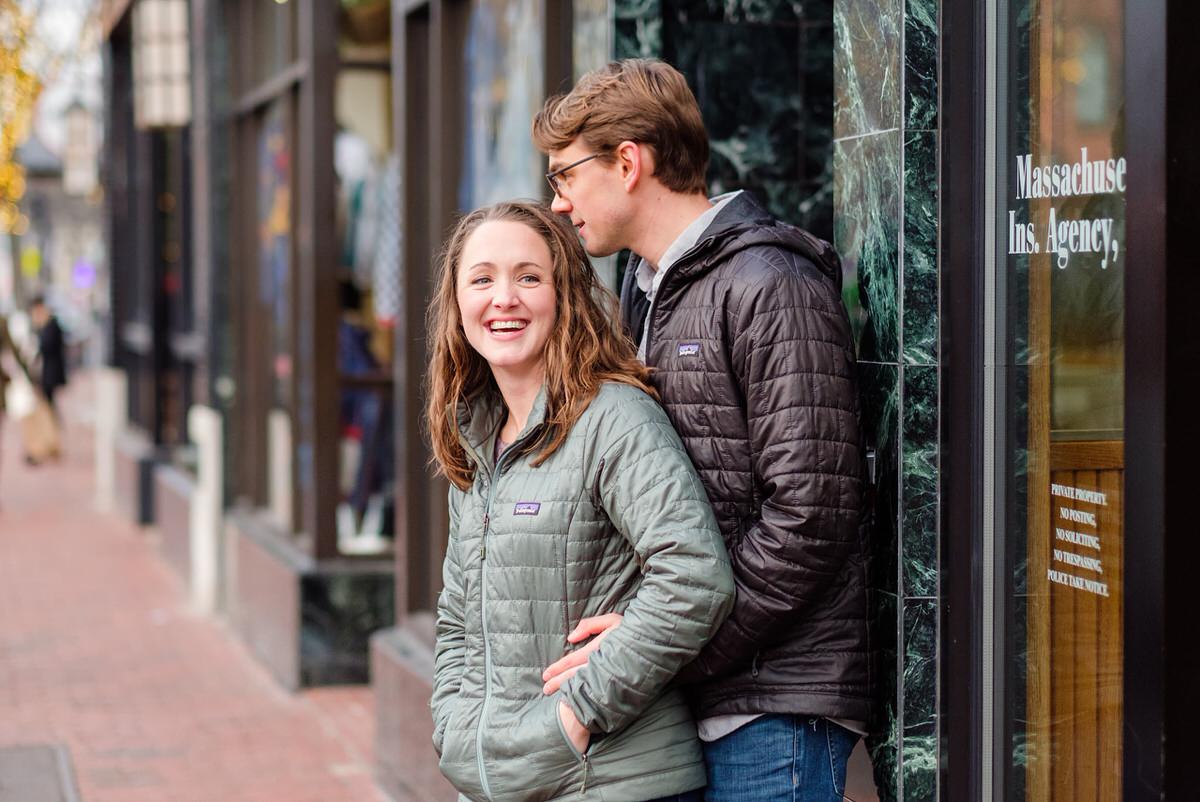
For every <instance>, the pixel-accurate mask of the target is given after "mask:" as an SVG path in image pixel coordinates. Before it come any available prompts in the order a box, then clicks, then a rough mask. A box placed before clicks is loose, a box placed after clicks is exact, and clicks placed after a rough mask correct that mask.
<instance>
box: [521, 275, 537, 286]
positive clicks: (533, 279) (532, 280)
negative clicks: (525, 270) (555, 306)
mask: <svg viewBox="0 0 1200 802" xmlns="http://www.w3.org/2000/svg"><path fill="white" fill-rule="evenodd" d="M517 280H518V281H520V282H521V283H522V284H540V283H541V281H542V280H541V279H540V278H538V277H537V276H534V275H524V276H521V278H519V279H517Z"/></svg>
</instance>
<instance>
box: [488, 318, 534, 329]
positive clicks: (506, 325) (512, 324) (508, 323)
mask: <svg viewBox="0 0 1200 802" xmlns="http://www.w3.org/2000/svg"><path fill="white" fill-rule="evenodd" d="M527 325H529V324H527V323H526V322H525V321H523V320H497V321H495V322H493V323H492V324H491V326H490V328H491V330H492V331H517V330H519V329H523V328H525V327H526V326H527Z"/></svg>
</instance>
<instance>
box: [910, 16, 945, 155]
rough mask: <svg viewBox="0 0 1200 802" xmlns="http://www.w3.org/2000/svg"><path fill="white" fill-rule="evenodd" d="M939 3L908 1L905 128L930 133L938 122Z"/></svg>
mask: <svg viewBox="0 0 1200 802" xmlns="http://www.w3.org/2000/svg"><path fill="white" fill-rule="evenodd" d="M938 7H939V3H938V0H904V127H905V129H906V130H908V131H929V130H933V129H935V128H937V120H938V86H937V58H938Z"/></svg>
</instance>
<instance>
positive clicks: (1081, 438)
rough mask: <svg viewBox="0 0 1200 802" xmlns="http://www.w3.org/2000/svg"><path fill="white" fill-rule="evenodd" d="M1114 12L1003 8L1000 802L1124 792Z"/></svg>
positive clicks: (1114, 8) (1060, 3) (1033, 2)
mask: <svg viewBox="0 0 1200 802" xmlns="http://www.w3.org/2000/svg"><path fill="white" fill-rule="evenodd" d="M1123 13H1124V9H1123V5H1122V2H1121V0H1020V1H1019V2H1015V3H1013V4H1011V6H1010V16H1009V18H1008V39H1009V42H1010V49H1009V58H1010V63H1009V64H1008V65H1007V67H1008V68H1007V70H1006V74H1007V75H1009V76H1010V78H1009V96H1008V108H1007V119H1008V131H1007V134H1008V140H1007V141H1008V150H1007V153H1005V154H1004V155H1003V156H1002V157H1001V163H1000V165H999V166H1000V169H1001V171H1002V173H1001V174H1002V175H1003V176H1007V184H1006V186H1007V187H1008V194H1007V198H1006V203H1007V209H1006V212H1005V220H1004V221H1003V223H1002V225H1001V230H1000V233H1001V237H1000V238H999V239H1000V240H1001V241H1002V242H1003V243H1004V246H1003V247H1004V248H1005V251H1004V254H1003V260H1002V263H1004V264H1006V265H1007V270H1006V271H1005V280H1006V282H1007V293H1006V296H1005V298H1006V305H1005V308H1004V309H1003V310H1002V312H1003V315H1004V318H1005V319H1006V321H1007V331H1008V342H1007V349H1008V353H1009V355H1010V356H1009V360H1010V363H1011V364H1012V365H1013V367H1012V368H1011V369H1010V371H1009V374H1008V376H1007V382H1006V386H1007V388H1008V390H1007V392H1008V398H1007V399H1006V401H1005V408H1006V409H1008V410H1009V416H1010V417H1009V420H1008V426H1007V431H1008V436H1009V447H1008V450H1007V453H1006V457H1005V458H1006V460H1007V463H1008V468H1009V470H1008V471H1007V475H1009V476H1015V477H1016V479H1015V480H1014V481H1013V483H1012V484H1011V485H1010V486H1009V487H1008V488H1007V503H1006V511H1007V518H1006V521H1007V526H1006V531H1005V535H1006V543H1007V548H1008V559H1009V561H1010V564H1011V565H1012V567H1013V569H1014V570H1013V571H1011V572H1009V576H1010V577H1011V578H1008V577H1006V579H1008V581H1009V582H1010V583H1011V584H1010V586H1009V593H1010V596H1009V607H1008V609H1009V612H1010V622H1011V623H1010V626H1009V629H1008V631H1009V633H1010V642H1009V644H1008V650H1007V651H1008V655H1009V660H1010V670H1009V672H1007V673H1008V676H1009V678H1010V682H1009V687H1008V695H1009V700H1008V701H1009V704H1008V705H1006V710H1007V714H1008V715H1009V717H1010V719H1009V722H1008V726H1009V730H1008V731H1010V732H1011V733H1012V744H1011V748H1012V751H1011V760H1012V764H1011V771H1010V773H1009V783H1008V798H1010V799H1014V800H1020V799H1026V800H1030V801H1031V802H1033V801H1034V800H1036V801H1037V802H1043V801H1044V800H1054V801H1056V802H1057V801H1058V800H1079V802H1083V800H1087V801H1088V802H1092V801H1093V800H1116V799H1119V797H1120V788H1121V783H1120V765H1121V760H1120V755H1121V719H1122V712H1121V676H1122V668H1123V657H1124V655H1123V644H1122V601H1121V599H1122V571H1123V564H1124V559H1123V558H1124V555H1123V549H1124V537H1123V532H1122V530H1121V527H1122V517H1121V516H1122V496H1123V485H1124V443H1123V429H1124V420H1123V409H1124V397H1123V388H1124V355H1125V342H1124V314H1125V309H1124V281H1125V254H1124V252H1123V244H1124V241H1125V224H1124V216H1125V215H1124V210H1125V198H1124V192H1123V188H1124V169H1125V164H1124V133H1123V124H1122V120H1123V104H1122V102H1121V91H1122V80H1123V50H1122V47H1123V44H1122V35H1123V31H1122V15H1123Z"/></svg>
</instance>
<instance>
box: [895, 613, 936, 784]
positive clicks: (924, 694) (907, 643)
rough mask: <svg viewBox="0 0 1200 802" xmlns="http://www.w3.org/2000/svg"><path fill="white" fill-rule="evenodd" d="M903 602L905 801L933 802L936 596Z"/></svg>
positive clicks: (902, 761) (902, 752)
mask: <svg viewBox="0 0 1200 802" xmlns="http://www.w3.org/2000/svg"><path fill="white" fill-rule="evenodd" d="M903 604H904V685H903V695H904V732H903V740H902V746H901V753H900V754H901V788H902V796H903V799H904V802H934V800H936V799H937V798H938V788H937V774H938V772H937V767H938V749H937V731H938V724H937V618H938V603H937V600H936V599H905V600H904V603H903Z"/></svg>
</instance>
